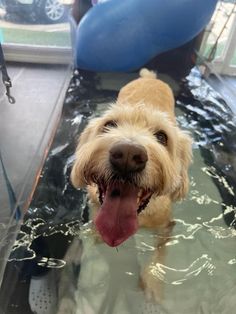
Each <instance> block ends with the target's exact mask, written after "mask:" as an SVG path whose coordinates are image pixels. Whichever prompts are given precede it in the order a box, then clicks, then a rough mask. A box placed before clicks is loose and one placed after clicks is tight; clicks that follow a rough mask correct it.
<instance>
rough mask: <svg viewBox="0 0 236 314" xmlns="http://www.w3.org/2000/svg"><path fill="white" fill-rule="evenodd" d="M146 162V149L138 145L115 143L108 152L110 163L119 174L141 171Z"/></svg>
mask: <svg viewBox="0 0 236 314" xmlns="http://www.w3.org/2000/svg"><path fill="white" fill-rule="evenodd" d="M147 160H148V156H147V152H146V149H145V148H144V147H143V146H141V145H139V144H132V143H117V144H115V145H114V146H113V147H112V148H111V150H110V163H111V164H112V166H113V168H114V170H116V171H118V172H119V173H121V174H124V173H129V172H139V171H142V170H143V169H144V168H145V166H146V163H147Z"/></svg>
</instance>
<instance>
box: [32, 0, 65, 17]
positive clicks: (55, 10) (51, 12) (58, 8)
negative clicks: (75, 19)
mask: <svg viewBox="0 0 236 314" xmlns="http://www.w3.org/2000/svg"><path fill="white" fill-rule="evenodd" d="M37 6H38V11H39V18H40V19H41V20H43V21H44V22H46V23H60V22H63V21H64V20H65V17H66V15H67V10H66V7H65V6H64V5H63V4H62V3H60V0H41V1H39V2H38V4H37Z"/></svg>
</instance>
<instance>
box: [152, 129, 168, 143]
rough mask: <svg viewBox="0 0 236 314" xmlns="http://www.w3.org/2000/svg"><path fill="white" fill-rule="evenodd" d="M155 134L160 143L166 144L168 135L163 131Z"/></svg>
mask: <svg viewBox="0 0 236 314" xmlns="http://www.w3.org/2000/svg"><path fill="white" fill-rule="evenodd" d="M155 136H156V138H157V140H158V142H159V143H160V144H162V145H164V146H167V142H168V137H167V135H166V133H165V132H164V131H158V132H157V133H155Z"/></svg>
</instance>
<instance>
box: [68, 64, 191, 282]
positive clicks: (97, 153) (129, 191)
mask: <svg viewBox="0 0 236 314" xmlns="http://www.w3.org/2000/svg"><path fill="white" fill-rule="evenodd" d="M174 107H175V101H174V96H173V93H172V91H171V89H170V87H169V86H168V85H167V84H166V83H164V82H162V81H161V80H158V79H157V78H156V75H155V73H154V72H151V71H148V70H147V69H142V70H141V71H140V78H138V79H136V80H134V81H132V82H130V83H128V84H127V85H126V86H124V87H123V88H122V89H121V90H120V92H119V95H118V99H117V102H116V103H115V104H113V105H111V107H110V108H109V109H108V110H107V111H106V112H105V114H104V115H103V116H101V117H98V118H95V119H92V120H91V121H90V122H89V124H88V126H87V127H86V128H85V130H84V131H83V133H82V134H81V136H80V139H79V143H78V147H77V150H76V159H75V163H74V165H73V169H72V173H71V181H72V184H73V185H74V186H75V187H76V188H83V187H87V190H88V195H89V200H90V205H91V208H92V216H93V221H94V225H95V228H96V230H97V232H98V233H99V234H100V236H101V238H102V239H103V241H104V242H106V243H107V244H108V245H109V246H112V247H114V246H118V245H120V244H121V243H122V242H124V241H125V240H126V239H128V238H129V237H130V236H132V235H133V234H134V233H135V232H136V231H137V229H138V227H139V226H142V227H148V228H155V229H157V230H160V229H161V230H165V229H166V230H169V229H171V226H172V225H173V223H172V213H171V204H172V202H175V201H177V200H181V199H183V198H184V197H185V196H186V193H187V191H188V185H189V180H188V168H189V165H190V163H191V158H192V149H191V146H192V140H191V138H190V136H189V135H188V134H187V133H186V132H184V131H182V130H181V129H180V128H179V127H178V125H177V123H176V118H175V112H174V109H175V108H174ZM163 243H164V242H163ZM163 243H162V244H163ZM163 246H164V245H163ZM158 247H159V248H160V243H159V244H158ZM159 255H163V252H161V253H160V252H159ZM144 277H145V276H144ZM143 279H144V286H145V285H148V284H149V283H150V280H148V279H147V280H145V278H143Z"/></svg>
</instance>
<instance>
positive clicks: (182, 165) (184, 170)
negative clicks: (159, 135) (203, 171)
mask: <svg viewBox="0 0 236 314" xmlns="http://www.w3.org/2000/svg"><path fill="white" fill-rule="evenodd" d="M178 137H179V139H178V144H177V145H178V147H177V150H178V151H177V159H178V160H177V163H178V167H179V176H180V182H179V184H178V186H177V187H176V189H175V190H174V191H173V193H172V194H171V199H172V200H173V201H179V200H181V199H183V198H185V196H186V195H187V193H188V189H189V177H188V169H189V166H190V164H191V161H192V138H191V137H190V136H189V135H188V134H187V133H185V132H184V131H181V130H180V132H179V134H178Z"/></svg>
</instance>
